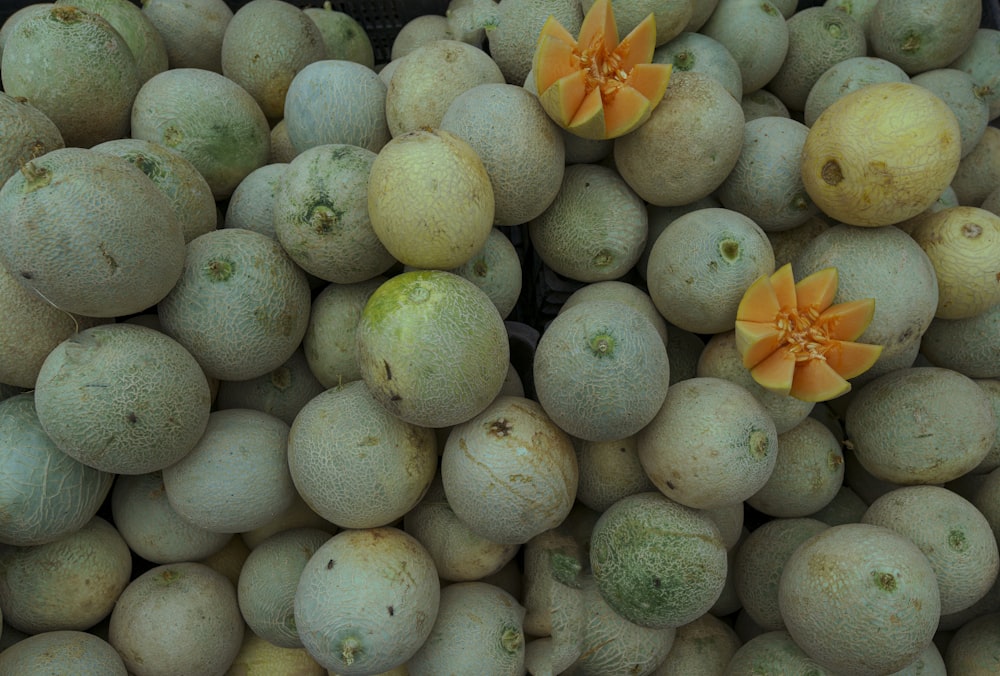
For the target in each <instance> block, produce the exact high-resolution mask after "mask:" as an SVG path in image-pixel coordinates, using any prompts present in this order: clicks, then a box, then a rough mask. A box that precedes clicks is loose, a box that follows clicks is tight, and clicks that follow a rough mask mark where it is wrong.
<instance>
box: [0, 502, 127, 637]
mask: <svg viewBox="0 0 1000 676" xmlns="http://www.w3.org/2000/svg"><path fill="white" fill-rule="evenodd" d="M131 574H132V554H131V552H130V550H129V548H128V545H127V544H126V543H125V540H124V539H122V536H121V535H119V534H118V531H117V530H115V527H114V526H112V525H111V524H110V523H108V522H107V521H105V520H104V519H103V518H101V517H98V516H95V517H94V518H93V519H91V520H90V521H88V522H87V523H86V524H85V525H84V526H82V527H81V528H80V529H79V530H78V531H76V532H73V533H69V534H68V535H66V536H64V537H61V538H59V539H58V540H54V541H52V542H48V543H45V544H41V545H35V546H33V547H3V548H2V549H0V610H2V611H3V620H4V622H6V623H8V624H10V625H11V626H13V627H15V628H17V629H20V630H21V631H24V632H26V633H28V634H40V633H42V632H46V631H57V630H67V629H75V630H79V631H83V630H85V629H89V628H90V627H92V626H94V625H95V624H97V623H98V622H100V621H101V620H102V619H104V618H105V617H106V616H107V615H108V614H109V613H110V612H111V609H112V608H113V607H114V604H115V601H116V600H117V599H118V595H119V594H120V593H121V592H122V590H123V589H125V586H126V585H127V584H128V582H129V579H130V578H131Z"/></svg>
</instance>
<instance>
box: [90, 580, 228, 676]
mask: <svg viewBox="0 0 1000 676" xmlns="http://www.w3.org/2000/svg"><path fill="white" fill-rule="evenodd" d="M244 626H245V625H244V622H243V617H242V616H241V615H240V607H239V603H238V602H237V600H236V590H235V589H234V588H233V585H232V583H231V582H230V581H229V580H227V579H226V578H225V577H224V576H223V575H222V574H220V573H217V572H215V571H214V570H212V569H211V568H209V567H208V566H206V565H204V564H202V563H192V562H184V563H176V564H170V565H164V566H156V567H154V568H151V569H149V570H147V571H146V572H145V573H143V574H142V575H140V576H139V577H137V578H135V579H134V580H132V582H130V583H129V585H128V586H127V587H126V588H125V590H124V591H123V592H122V593H121V596H119V597H118V602H117V603H116V604H115V609H114V610H113V611H111V621H110V624H109V626H108V642H109V643H110V644H111V645H113V646H114V647H115V650H117V651H118V653H119V654H120V655H121V656H122V659H123V660H124V661H125V665H126V666H127V667H128V670H129V673H131V674H135V676H161V675H165V674H171V673H185V674H193V673H205V674H216V673H225V671H226V670H227V669H228V668H229V665H230V664H231V663H232V661H233V659H234V658H235V657H236V654H237V653H238V652H239V650H240V646H241V645H242V643H243V632H244ZM178 646H183V650H178Z"/></svg>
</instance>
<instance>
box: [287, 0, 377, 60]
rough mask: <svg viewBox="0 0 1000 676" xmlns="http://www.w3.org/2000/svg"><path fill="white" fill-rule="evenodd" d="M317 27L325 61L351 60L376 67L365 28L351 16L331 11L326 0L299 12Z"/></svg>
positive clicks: (330, 6)
mask: <svg viewBox="0 0 1000 676" xmlns="http://www.w3.org/2000/svg"><path fill="white" fill-rule="evenodd" d="M302 11H303V12H304V13H305V15H306V16H308V17H309V18H310V19H312V21H313V22H314V23H315V24H316V27H317V28H319V32H320V35H322V37H323V44H324V45H325V46H326V58H328V59H335V60H338V61H354V62H355V63H360V64H361V65H363V66H367V67H369V68H373V69H374V68H375V50H374V49H373V48H372V41H371V38H369V36H368V33H367V32H366V31H365V27H364V26H362V25H361V24H360V23H358V21H357V20H356V19H355V18H354V17H352V16H351V15H350V14H347V13H345V12H338V11H336V10H334V9H333V7H332V5H331V4H330V2H329V0H327V1H326V2H324V3H323V6H322V7H305V8H304V9H303V10H302Z"/></svg>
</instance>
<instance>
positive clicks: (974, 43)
mask: <svg viewBox="0 0 1000 676" xmlns="http://www.w3.org/2000/svg"><path fill="white" fill-rule="evenodd" d="M998 41H1000V30H997V29H996V28H987V27H985V26H983V27H981V28H979V29H978V30H976V32H975V33H974V34H973V36H972V39H971V40H969V42H968V44H967V45H966V48H965V51H963V52H962V53H961V54H959V55H958V58H956V59H955V60H954V61H952V62H951V63H950V64H948V67H949V68H957V69H959V70H964V71H965V72H966V73H968V74H969V75H971V76H972V81H973V82H974V83H975V85H976V91H977V92H979V93H980V95H982V97H983V98H984V99H986V102H987V103H988V104H989V107H990V119H991V120H993V119H996V117H997V115H1000V70H998V69H997V64H998V63H1000V57H998V52H997V42H998Z"/></svg>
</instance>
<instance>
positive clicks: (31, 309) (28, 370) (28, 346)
mask: <svg viewBox="0 0 1000 676" xmlns="http://www.w3.org/2000/svg"><path fill="white" fill-rule="evenodd" d="M0 317H3V318H4V321H3V322H2V323H0V382H2V383H5V384H7V385H10V386H17V387H28V388H30V387H34V385H35V380H36V379H37V378H38V371H39V370H40V369H41V368H42V363H43V362H44V361H45V358H46V357H47V356H48V354H49V352H51V351H52V350H53V349H54V348H55V347H56V345H58V344H59V343H61V342H62V341H63V340H65V339H67V338H69V337H70V336H71V335H73V334H74V333H76V332H77V331H83V330H86V329H88V328H90V327H91V326H95V325H97V324H99V323H100V322H101V321H102V320H100V319H96V318H93V317H84V316H82V315H73V314H69V313H67V312H63V311H62V310H60V309H59V308H57V307H54V306H52V305H50V304H49V303H46V302H45V301H44V300H42V299H41V298H39V297H38V296H37V295H35V294H34V293H32V292H31V291H29V290H28V289H27V288H25V287H24V286H22V285H21V284H18V282H17V279H15V278H14V276H13V275H11V274H10V273H9V272H7V270H6V269H4V268H0Z"/></svg>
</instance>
